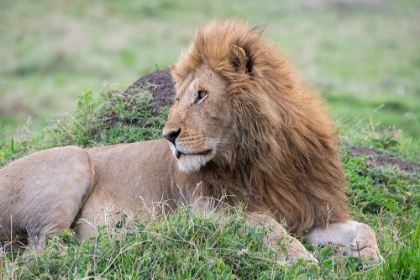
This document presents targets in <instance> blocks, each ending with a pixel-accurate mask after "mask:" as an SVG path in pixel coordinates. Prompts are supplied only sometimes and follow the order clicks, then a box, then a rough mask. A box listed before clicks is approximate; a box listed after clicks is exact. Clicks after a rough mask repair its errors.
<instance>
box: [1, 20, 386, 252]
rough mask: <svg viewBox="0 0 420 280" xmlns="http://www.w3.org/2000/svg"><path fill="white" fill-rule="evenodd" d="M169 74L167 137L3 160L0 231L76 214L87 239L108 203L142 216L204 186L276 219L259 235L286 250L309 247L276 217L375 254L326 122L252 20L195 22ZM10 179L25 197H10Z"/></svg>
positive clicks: (192, 199)
mask: <svg viewBox="0 0 420 280" xmlns="http://www.w3.org/2000/svg"><path fill="white" fill-rule="evenodd" d="M172 75H173V78H174V80H175V82H176V96H175V100H174V104H173V106H172V107H171V109H170V115H169V118H168V120H167V122H166V125H165V127H164V129H163V134H164V137H165V138H166V139H167V140H168V141H169V142H165V140H158V141H150V142H143V143H135V144H125V145H117V146H114V147H103V148H92V149H87V150H82V149H79V148H75V147H73V148H61V149H53V150H49V151H45V152H41V153H39V154H34V155H30V156H28V157H27V158H24V159H22V160H19V161H17V162H15V163H12V164H11V165H9V166H6V167H5V168H4V169H1V171H0V180H1V181H0V184H1V185H0V191H1V192H2V193H6V194H7V195H6V197H3V198H2V200H1V202H2V204H1V206H0V207H1V209H0V210H1V211H3V212H4V213H6V214H5V215H3V217H2V219H1V226H2V228H3V229H2V230H3V235H2V237H3V240H4V237H8V238H9V239H10V236H9V235H7V234H8V229H9V228H11V230H10V232H12V233H13V234H17V233H21V232H27V233H28V234H29V237H31V236H35V237H37V238H38V237H44V236H45V235H49V234H53V233H56V232H59V231H60V230H62V229H64V228H65V227H68V226H70V224H72V223H73V224H75V222H77V221H78V220H79V219H80V218H82V219H85V220H87V221H88V222H87V223H83V224H81V225H78V226H76V232H77V234H78V236H79V237H80V238H82V239H84V238H85V237H86V236H90V235H93V234H95V230H96V227H95V225H97V224H103V223H105V222H106V219H107V217H106V216H105V214H104V213H105V212H104V210H105V209H106V207H107V206H108V205H113V206H115V207H116V208H117V209H122V210H125V211H131V212H133V213H134V214H135V215H138V216H142V215H143V214H144V213H145V211H149V210H150V209H152V210H153V209H155V210H158V211H161V205H162V204H160V205H158V206H157V208H156V207H154V206H156V204H159V203H160V202H163V204H164V205H167V206H168V207H169V208H173V207H176V205H177V203H191V204H193V205H194V206H198V207H201V206H204V207H206V206H205V205H204V204H201V203H200V202H199V200H200V197H201V196H204V197H210V198H214V199H215V201H218V200H220V199H223V200H224V202H225V203H228V204H230V205H235V204H240V203H244V204H246V205H247V211H249V214H250V217H251V218H250V219H249V222H250V223H251V224H255V223H258V222H257V221H259V217H261V215H264V216H265V218H264V219H263V222H264V223H269V224H270V225H271V226H272V228H273V229H274V230H273V231H272V232H270V233H268V234H267V237H266V242H267V244H269V245H270V246H271V247H272V248H274V249H276V250H277V249H278V243H279V242H280V241H281V240H283V241H286V242H285V243H286V244H284V245H285V247H286V253H287V255H288V257H290V258H291V260H295V259H296V258H309V259H313V257H312V256H311V255H310V254H309V253H308V252H307V251H306V249H305V248H304V247H303V246H302V244H300V243H299V241H298V240H297V239H295V238H294V237H292V236H290V235H288V234H287V232H286V230H285V228H284V227H283V226H282V225H281V222H283V221H285V222H286V224H287V227H288V229H289V230H290V231H291V232H293V233H294V234H296V235H302V234H305V232H306V231H307V230H309V231H310V233H309V241H310V242H311V243H313V244H323V243H328V242H334V243H340V244H342V245H343V246H342V248H343V251H344V252H345V253H347V254H349V255H352V256H362V257H366V258H372V259H375V260H378V259H379V258H380V254H379V249H378V247H377V243H376V238H375V234H374V232H373V231H372V229H371V228H370V227H369V226H367V225H365V224H361V223H357V222H355V221H351V220H350V213H349V210H348V207H347V205H346V203H347V197H346V196H345V195H344V192H343V190H344V188H345V187H346V180H345V176H344V170H343V168H342V167H341V162H340V157H339V152H338V149H337V147H336V141H337V137H336V133H335V129H334V126H333V122H332V121H331V119H330V118H329V116H328V115H327V114H326V113H325V109H324V107H323V106H322V102H321V101H320V100H319V99H318V98H317V96H316V95H315V94H314V93H313V92H311V91H310V90H309V89H306V88H305V87H303V86H301V85H300V82H299V79H298V78H297V75H296V73H295V71H294V69H293V68H292V67H290V65H289V64H288V62H287V59H286V58H285V57H284V56H283V54H281V53H280V52H279V51H278V49H277V47H276V46H273V45H270V44H268V43H266V42H265V41H264V39H263V37H262V30H261V29H258V28H249V27H248V26H247V24H246V23H245V22H243V21H240V20H228V21H226V22H220V21H212V22H210V23H208V24H206V25H204V26H202V27H201V28H200V29H199V30H198V31H197V33H196V35H195V37H194V39H193V40H192V42H191V44H190V47H189V49H188V50H187V51H185V52H184V53H183V54H182V55H181V57H180V59H179V61H178V62H177V63H176V64H175V66H174V67H173V69H172ZM168 145H169V146H168ZM171 152H172V155H171ZM72 153H74V155H72ZM55 155H59V156H58V157H57V159H55V158H54V157H55ZM60 155H61V156H60ZM66 155H68V156H66ZM43 157H44V159H43ZM35 159H37V161H39V162H40V163H39V164H36V165H34V164H33V162H34V161H35ZM40 159H41V160H40ZM42 159H43V160H42ZM9 173H13V174H14V175H13V176H12V177H8V176H9V175H8V174H9ZM34 174H35V175H34ZM44 177H45V178H48V179H43V178H44ZM56 177H57V178H56ZM66 179H68V180H66ZM21 180H23V182H25V184H24V185H22V183H21ZM31 181H35V182H36V183H35V184H33V185H31V184H30V182H31ZM44 181H45V182H46V184H44V183H43V182H44ZM4 182H6V183H4ZM22 186H23V187H22ZM178 186H179V187H180V188H179V189H178ZM19 190H24V193H25V194H26V196H25V199H24V200H16V199H17V197H18V193H19ZM40 190H41V192H42V194H43V195H42V196H37V193H38V192H39V191H40ZM54 192H56V193H57V196H56V197H55V198H52V197H48V196H49V195H50V194H51V193H54ZM31 194H33V196H31ZM38 197H39V198H38ZM85 199H86V200H85ZM15 201H17V204H18V207H15V206H14V205H15V204H14V203H15ZM28 203H33V205H32V207H26V204H28ZM67 208H70V210H69V212H68V213H66V214H65V215H62V213H63V211H65V209H67ZM22 209H23V210H22ZM21 211H23V212H22V213H24V214H22V213H21ZM28 217H29V218H28ZM62 217H66V220H65V221H64V219H63V218H62ZM11 221H12V222H13V224H11ZM44 228H46V229H48V230H44ZM32 229H34V230H32ZM30 242H31V240H30ZM30 245H31V243H30ZM32 247H34V246H32ZM35 249H36V246H35Z"/></svg>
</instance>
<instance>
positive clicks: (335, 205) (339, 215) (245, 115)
mask: <svg viewBox="0 0 420 280" xmlns="http://www.w3.org/2000/svg"><path fill="white" fill-rule="evenodd" d="M262 31H263V30H262V28H261V27H256V28H249V27H248V26H247V24H246V23H245V22H244V21H241V20H237V19H234V20H228V21H226V22H221V21H217V20H216V21H212V22H210V23H208V24H206V25H204V26H202V27H201V28H200V29H199V30H198V31H197V33H196V35H195V37H194V39H193V41H192V42H191V45H190V47H189V49H188V50H187V51H185V52H184V53H183V54H182V56H181V58H180V59H179V61H178V62H177V63H176V65H175V66H174V67H173V71H172V74H173V77H174V79H175V81H176V83H177V85H178V84H182V83H183V82H184V80H185V79H186V78H187V77H188V76H189V75H191V73H193V72H194V71H196V69H197V68H199V67H200V66H201V65H207V66H208V67H210V68H211V69H212V70H213V71H214V72H216V73H217V74H219V75H220V76H222V77H223V78H224V79H225V81H226V83H227V87H226V96H227V100H228V101H229V105H230V108H231V109H232V110H233V115H234V118H235V120H234V122H235V125H234V126H233V127H232V129H234V134H235V139H234V141H235V143H234V152H230V153H232V154H233V155H232V154H231V155H227V156H226V157H225V158H227V159H229V160H228V161H226V162H224V163H218V164H215V163H213V162H209V163H208V164H207V165H206V166H205V167H204V168H202V169H200V171H198V172H196V173H180V174H179V181H180V182H181V183H182V184H183V185H188V186H189V187H190V188H195V186H196V185H197V184H199V183H200V184H201V185H200V186H201V188H202V192H203V194H204V195H205V196H209V197H216V198H218V197H222V196H224V195H227V196H226V199H227V200H228V201H229V202H230V203H231V204H236V203H246V204H247V206H248V210H249V211H251V212H255V211H260V212H267V211H269V212H270V214H271V215H274V217H275V218H276V220H277V221H282V220H283V219H284V220H285V221H286V223H287V227H288V228H289V229H290V230H291V231H292V232H294V233H295V234H298V235H300V234H302V233H303V231H305V230H307V229H311V228H313V227H319V226H324V225H326V224H327V223H336V222H343V221H345V220H348V219H349V218H350V214H349V210H348V208H347V204H346V202H347V198H346V196H345V195H344V193H343V189H344V188H345V187H346V180H345V176H344V172H343V168H342V166H341V163H340V157H339V152H338V150H337V147H336V143H337V137H336V132H335V129H334V126H333V123H332V121H331V119H330V117H329V116H328V115H327V114H326V112H325V109H324V107H323V104H322V101H320V99H319V98H318V97H317V96H316V95H315V94H314V93H313V92H311V91H310V90H309V89H307V88H304V87H302V86H301V84H300V82H299V79H298V75H297V74H296V72H295V70H294V69H293V68H292V67H291V66H290V64H289V61H288V59H287V58H286V57H285V56H284V55H283V53H281V52H280V51H279V48H278V47H277V46H276V45H271V44H268V43H266V42H265V40H264V38H263V36H262ZM232 45H235V46H238V47H239V48H241V49H243V50H244V51H245V55H246V59H245V61H243V62H242V63H241V61H238V58H237V56H236V55H235V53H234V52H233V53H232V48H231V46H232ZM240 67H242V68H243V69H239V68H240ZM241 70H243V71H241Z"/></svg>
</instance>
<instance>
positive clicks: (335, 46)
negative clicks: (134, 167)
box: [0, 0, 420, 279]
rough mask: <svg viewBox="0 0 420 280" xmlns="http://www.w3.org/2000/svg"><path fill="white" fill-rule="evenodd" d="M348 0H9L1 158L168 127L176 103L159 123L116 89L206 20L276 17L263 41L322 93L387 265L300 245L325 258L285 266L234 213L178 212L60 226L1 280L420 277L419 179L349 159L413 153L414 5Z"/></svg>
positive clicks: (417, 112) (15, 254) (0, 20)
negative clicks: (89, 231)
mask: <svg viewBox="0 0 420 280" xmlns="http://www.w3.org/2000/svg"><path fill="white" fill-rule="evenodd" d="M345 3H346V1H335V2H334V1H327V0H325V1H323V0H317V1H310V2H309V1H308V2H304V1H287V0H284V1H274V0H263V1H262V2H261V1H239V0H232V1H228V2H226V1H221V0H214V1H191V0H182V1H177V2H175V1H171V0H159V1H148V2H146V1H131V0H130V1H129V0H127V1H89V2H86V1H80V0H76V1H63V0H59V1H47V0H41V1H37V3H36V4H34V3H33V2H31V1H27V0H22V1H5V0H0V37H1V38H2V43H1V44H0V75H1V77H2V79H1V80H0V166H4V165H5V164H7V163H8V162H10V161H12V160H15V159H17V158H20V157H22V156H24V155H26V154H28V153H31V152H34V151H37V150H42V149H47V148H51V147H56V146H64V145H70V144H74V145H79V146H84V147H91V146H99V145H106V144H115V143H121V142H134V141H141V140H145V139H154V138H158V137H160V135H161V128H162V125H163V123H164V120H165V118H166V115H167V111H164V113H163V114H162V116H159V117H154V116H152V115H151V114H150V112H149V110H148V106H149V102H150V94H149V93H148V92H147V91H144V90H141V91H139V92H137V93H135V94H134V95H133V96H131V97H127V96H123V95H121V94H120V91H122V90H124V89H125V88H127V87H128V86H129V85H130V84H131V83H132V82H134V81H135V80H136V79H137V78H138V77H139V76H141V75H143V74H145V73H148V72H151V71H153V70H154V69H157V68H159V67H167V66H170V65H172V64H173V63H174V62H175V61H176V59H177V57H178V55H179V53H180V50H181V49H182V48H185V47H186V46H187V45H188V42H189V40H190V38H191V36H192V34H193V32H194V30H195V29H196V28H197V26H199V24H201V23H203V22H205V21H207V20H209V19H211V18H214V17H221V18H226V17H229V16H241V17H244V18H247V19H248V20H249V21H250V22H251V23H252V24H261V23H267V24H268V25H267V28H266V35H267V37H268V39H269V40H270V41H271V42H279V43H281V45H282V47H283V49H284V50H285V51H286V52H287V53H288V54H289V55H290V56H291V57H292V61H293V63H294V64H295V65H296V67H297V68H298V69H299V71H300V72H301V73H302V79H303V81H304V82H305V83H306V84H308V85H309V86H311V87H314V88H315V89H316V90H318V91H319V93H320V94H321V95H322V96H323V97H325V99H326V100H327V105H328V107H329V110H330V112H331V113H332V114H333V115H334V117H335V119H336V120H337V125H338V132H339V135H340V138H341V140H342V145H341V149H342V152H343V156H342V162H343V165H344V167H345V170H346V176H347V180H348V182H349V187H348V189H347V190H346V194H347V195H348V196H349V205H350V208H351V211H352V214H353V216H354V218H355V219H356V220H358V221H361V222H365V223H367V224H369V225H370V226H371V227H372V228H373V229H374V230H375V232H376V233H377V238H378V243H379V247H380V250H381V253H382V255H383V256H384V259H385V262H384V263H382V264H380V265H378V266H374V265H372V264H369V263H366V262H363V261H361V260H358V259H354V258H349V257H345V256H341V255H340V254H339V253H337V252H336V250H335V247H334V246H332V247H329V246H326V247H320V248H313V246H310V245H307V244H306V245H305V246H307V247H308V248H309V249H310V250H311V251H313V252H314V253H315V254H316V255H317V257H318V259H319V261H320V266H319V268H318V267H314V266H312V265H308V264H304V263H298V264H297V265H296V266H289V265H287V264H285V263H281V262H280V263H279V262H277V261H276V257H275V253H274V252H272V251H271V250H270V249H269V248H267V247H266V246H265V245H264V243H263V242H262V240H261V237H262V236H263V234H264V232H266V231H267V230H269V229H266V228H257V229H254V230H248V231H244V230H243V228H242V227H240V225H242V224H243V218H242V215H241V211H240V210H239V209H237V208H234V209H233V210H232V211H233V215H232V217H230V218H228V219H226V220H223V221H221V220H220V219H215V218H211V219H203V217H202V214H201V213H199V212H193V211H191V209H189V208H188V207H185V208H181V209H179V210H178V211H177V212H176V213H175V214H174V215H170V216H168V217H165V218H162V219H157V220H154V219H150V220H145V221H136V222H133V221H130V222H126V223H125V224H124V223H119V224H117V225H116V226H114V227H104V228H101V230H100V235H99V236H98V237H97V238H95V239H93V240H91V241H89V242H86V243H83V244H80V243H79V242H78V240H77V238H76V237H75V236H74V234H73V233H72V232H71V231H66V232H64V233H62V234H61V235H60V236H59V237H56V238H51V239H49V240H48V248H47V250H46V252H45V254H44V255H40V256H38V257H37V258H33V259H31V260H30V261H29V262H23V261H22V259H21V257H20V255H21V250H15V249H13V250H12V251H8V252H7V255H6V257H5V258H0V279H34V278H40V279H50V278H56V279H60V278H77V279H80V278H85V277H86V278H89V277H93V276H97V277H104V278H122V277H125V278H133V279H147V278H153V277H154V278H164V279H187V278H203V279H212V278H213V279H219V278H224V279H239V278H241V279H242V278H243V279H247V278H248V279H296V278H298V279H308V278H311V279H420V271H419V267H420V254H419V252H420V241H419V228H420V226H419V225H420V222H419V221H420V209H419V206H420V174H419V173H412V174H408V173H404V172H400V171H399V170H397V169H396V168H395V167H391V166H385V167H375V166H371V165H370V164H368V163H367V162H366V161H365V160H364V159H363V158H362V157H352V156H350V155H348V153H347V150H348V148H349V147H350V146H359V147H365V148H373V149H375V150H377V151H380V152H383V153H386V154H390V155H393V156H397V157H400V158H403V159H407V160H410V161H413V162H417V163H420V124H419V122H420V102H419V100H420V83H418V81H419V80H420V67H419V66H420V53H419V52H418V50H419V49H420V41H419V40H418V39H417V37H418V36H417V37H416V36H415V34H418V33H419V25H418V18H419V14H420V2H419V1H371V2H368V1H366V2H363V1H354V2H353V4H345ZM348 3H350V1H349V2H348ZM104 84H105V86H104ZM108 85H111V86H108ZM63 111H64V113H63ZM58 113H59V114H58ZM57 114H58V115H57Z"/></svg>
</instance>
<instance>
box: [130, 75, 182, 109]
mask: <svg viewBox="0 0 420 280" xmlns="http://www.w3.org/2000/svg"><path fill="white" fill-rule="evenodd" d="M144 88H147V89H148V90H150V92H151V93H152V96H153V97H152V114H153V115H158V114H160V111H161V108H163V107H165V106H170V105H171V104H172V99H173V97H174V96H175V87H174V83H173V81H172V76H171V70H170V69H169V68H166V69H161V70H157V71H155V72H153V73H150V74H147V75H145V76H143V77H141V78H140V79H138V80H137V81H135V82H134V83H133V84H132V85H131V86H129V87H128V88H127V89H126V90H125V91H124V93H125V94H132V93H133V92H138V91H139V90H143V89H144Z"/></svg>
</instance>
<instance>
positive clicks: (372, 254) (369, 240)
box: [350, 224, 383, 262]
mask: <svg viewBox="0 0 420 280" xmlns="http://www.w3.org/2000/svg"><path fill="white" fill-rule="evenodd" d="M350 255H351V256H354V257H361V258H364V259H368V260H372V261H375V262H380V261H382V260H383V258H382V256H381V253H380V252H379V248H378V245H377V242H376V237H375V232H374V231H373V230H372V228H370V227H369V226H367V225H365V224H359V227H358V232H357V235H356V237H355V238H354V239H353V241H352V242H351V243H350Z"/></svg>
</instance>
